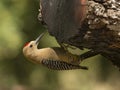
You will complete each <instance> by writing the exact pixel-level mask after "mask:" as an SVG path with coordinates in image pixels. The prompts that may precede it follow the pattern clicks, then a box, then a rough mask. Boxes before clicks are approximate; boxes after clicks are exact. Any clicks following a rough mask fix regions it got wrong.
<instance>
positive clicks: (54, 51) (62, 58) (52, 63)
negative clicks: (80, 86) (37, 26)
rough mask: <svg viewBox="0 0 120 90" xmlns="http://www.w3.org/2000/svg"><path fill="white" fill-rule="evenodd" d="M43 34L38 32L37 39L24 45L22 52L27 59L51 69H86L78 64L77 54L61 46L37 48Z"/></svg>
mask: <svg viewBox="0 0 120 90" xmlns="http://www.w3.org/2000/svg"><path fill="white" fill-rule="evenodd" d="M43 36H44V33H42V34H40V35H39V37H37V39H35V40H33V41H30V42H28V43H26V44H25V45H24V47H23V54H24V56H25V57H26V58H27V59H28V60H29V61H31V62H33V63H36V64H41V65H43V66H45V67H47V68H49V69H52V70H73V69H84V70H88V68H87V67H86V66H80V65H79V64H80V60H79V55H74V54H71V53H69V52H67V51H66V50H64V49H63V48H61V47H46V48H41V49H39V48H38V44H39V41H40V39H41V38H42V37H43Z"/></svg>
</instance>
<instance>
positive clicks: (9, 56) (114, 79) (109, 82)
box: [0, 0, 120, 90]
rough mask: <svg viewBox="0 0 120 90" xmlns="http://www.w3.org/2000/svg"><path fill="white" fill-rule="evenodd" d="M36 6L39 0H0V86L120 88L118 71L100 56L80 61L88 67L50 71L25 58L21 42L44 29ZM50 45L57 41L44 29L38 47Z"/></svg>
mask: <svg viewBox="0 0 120 90" xmlns="http://www.w3.org/2000/svg"><path fill="white" fill-rule="evenodd" d="M38 10H39V0H0V90H120V72H119V71H118V69H117V68H115V67H114V66H112V64H111V63H110V62H109V61H107V60H106V59H105V58H103V57H101V56H95V57H92V58H89V59H87V60H86V61H84V62H83V63H82V65H86V66H88V67H89V70H88V71H84V70H74V71H73V70H71V71H53V70H49V69H47V68H45V67H42V66H41V65H37V64H33V63H31V62H29V61H27V60H26V59H25V57H24V56H23V54H22V48H23V46H24V44H25V43H26V42H28V41H30V40H33V39H35V38H36V37H37V36H39V34H40V33H42V32H44V31H45V28H44V27H43V26H42V25H40V22H39V21H38V19H37V16H38V13H39V12H38ZM51 46H58V44H57V42H56V41H55V39H54V37H51V36H49V34H48V33H47V34H46V35H45V36H44V37H43V38H42V40H41V41H40V45H39V48H43V47H51ZM76 53H77V51H76ZM80 53H82V51H80ZM80 53H78V54H80Z"/></svg>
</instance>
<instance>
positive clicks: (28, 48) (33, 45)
mask: <svg viewBox="0 0 120 90" xmlns="http://www.w3.org/2000/svg"><path fill="white" fill-rule="evenodd" d="M43 35H44V33H42V34H41V35H40V36H39V37H37V39H36V40H34V41H30V42H28V43H26V44H25V45H24V47H23V54H24V55H25V56H29V55H31V54H33V52H34V51H35V50H37V46H38V44H39V41H40V39H41V38H42V36H43Z"/></svg>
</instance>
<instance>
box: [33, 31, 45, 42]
mask: <svg viewBox="0 0 120 90" xmlns="http://www.w3.org/2000/svg"><path fill="white" fill-rule="evenodd" d="M43 35H44V33H42V34H40V36H39V37H38V38H37V39H36V40H35V43H36V44H38V43H39V41H40V39H41V38H42V37H43Z"/></svg>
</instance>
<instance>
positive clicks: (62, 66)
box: [41, 60, 88, 70]
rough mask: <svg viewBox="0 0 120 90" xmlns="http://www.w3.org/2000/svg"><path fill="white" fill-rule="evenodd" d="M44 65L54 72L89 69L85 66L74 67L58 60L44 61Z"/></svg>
mask: <svg viewBox="0 0 120 90" xmlns="http://www.w3.org/2000/svg"><path fill="white" fill-rule="evenodd" d="M41 63H42V65H44V66H46V67H48V68H49V69H53V70H72V69H85V70H87V69H88V68H87V67H85V66H79V65H72V64H69V63H66V62H63V61H58V60H56V61H55V60H42V62H41Z"/></svg>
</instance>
